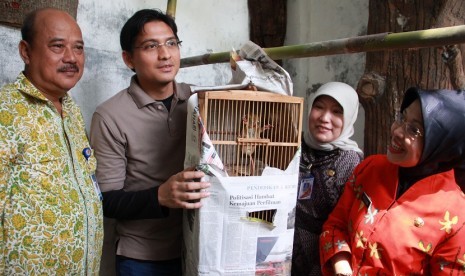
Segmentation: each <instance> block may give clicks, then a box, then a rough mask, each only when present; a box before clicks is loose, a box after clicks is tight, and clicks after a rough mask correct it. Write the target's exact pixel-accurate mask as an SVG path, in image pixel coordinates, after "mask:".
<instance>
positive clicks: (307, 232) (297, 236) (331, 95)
mask: <svg viewBox="0 0 465 276" xmlns="http://www.w3.org/2000/svg"><path fill="white" fill-rule="evenodd" d="M358 106H359V103H358V95H357V93H356V92H355V90H354V89H353V88H352V87H351V86H349V85H347V84H345V83H341V82H329V83H326V84H324V85H323V86H321V87H320V88H319V89H318V90H317V91H316V92H315V93H314V94H312V95H311V96H310V98H309V114H308V127H307V129H306V130H305V132H304V143H302V155H301V160H300V175H299V190H298V197H297V206H296V218H295V232H294V248H293V253H292V275H295V276H306V275H321V267H320V259H319V246H318V240H319V236H320V234H321V227H322V225H323V223H324V222H325V220H326V219H327V217H328V215H329V213H330V212H331V211H332V210H333V208H334V206H335V205H336V202H337V200H338V199H339V196H340V195H341V193H342V191H343V189H344V184H345V182H346V180H347V179H348V177H349V176H350V175H351V174H352V172H353V169H354V168H355V166H357V164H359V163H360V161H361V160H362V158H363V153H362V151H361V150H360V149H359V148H358V146H357V143H356V142H354V141H352V140H351V139H350V137H351V136H352V135H353V133H354V123H355V121H356V119H357V114H358Z"/></svg>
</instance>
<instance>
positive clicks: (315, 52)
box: [181, 25, 465, 67]
mask: <svg viewBox="0 0 465 276" xmlns="http://www.w3.org/2000/svg"><path fill="white" fill-rule="evenodd" d="M461 43H465V25H459V26H453V27H443V28H436V29H428V30H421V31H411V32H403V33H380V34H373V35H365V36H358V37H351V38H342V39H336V40H329V41H323V42H314V43H308V44H301V45H291V46H282V47H274V48H265V49H264V50H265V52H266V53H267V55H268V56H269V57H270V58H271V59H274V60H280V59H289V58H303V57H317V56H328V55H337V54H348V53H359V52H373V51H385V50H396V49H407V48H408V49H412V48H428V47H437V46H443V45H453V44H461ZM228 61H229V52H219V53H211V54H204V55H201V56H193V57H188V58H183V59H181V67H190V66H197V65H204V64H213V63H221V62H228Z"/></svg>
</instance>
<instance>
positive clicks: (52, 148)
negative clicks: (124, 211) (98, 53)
mask: <svg viewBox="0 0 465 276" xmlns="http://www.w3.org/2000/svg"><path fill="white" fill-rule="evenodd" d="M39 26H40V27H39ZM21 34H22V40H21V42H20V43H19V52H20V55H21V58H22V59H23V61H24V63H25V68H24V71H23V72H22V73H20V74H19V76H18V78H17V79H16V81H15V82H14V83H10V84H7V85H6V86H4V87H3V88H2V89H1V90H0V212H1V223H0V254H1V256H2V257H1V258H0V275H39V274H41V275H52V274H53V275H98V272H99V266H100V256H101V247H102V240H103V225H102V209H101V201H100V197H99V191H98V190H97V189H96V187H98V186H97V183H96V181H95V176H94V175H93V174H94V170H95V167H96V163H95V159H94V157H93V155H92V150H91V149H90V146H89V142H88V140H87V137H86V134H85V129H84V122H83V119H82V115H81V112H80V110H79V108H78V107H77V105H76V104H75V103H74V102H73V101H72V99H71V97H70V96H69V95H68V94H67V92H68V91H69V90H70V89H71V88H73V87H74V85H75V84H76V83H77V82H78V81H79V79H80V78H81V76H82V72H83V69H84V42H83V40H82V34H81V30H80V28H79V26H78V25H77V23H76V21H75V20H74V19H73V18H72V17H71V16H70V15H69V14H67V13H65V12H63V11H60V10H56V9H41V10H38V11H35V12H32V13H31V14H29V15H28V16H27V17H26V19H25V21H24V24H23V27H22V29H21Z"/></svg>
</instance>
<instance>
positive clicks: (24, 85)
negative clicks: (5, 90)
mask: <svg viewBox="0 0 465 276" xmlns="http://www.w3.org/2000/svg"><path fill="white" fill-rule="evenodd" d="M14 85H15V88H16V89H18V90H19V91H21V92H22V93H24V94H27V95H29V96H31V97H34V98H36V99H39V100H41V101H48V99H47V98H46V97H45V96H44V94H42V93H41V92H40V90H39V89H37V88H36V87H35V86H34V85H33V84H32V83H31V82H30V81H29V80H28V79H27V78H26V76H25V75H24V73H23V72H21V73H19V76H18V77H17V78H16V81H15V83H14Z"/></svg>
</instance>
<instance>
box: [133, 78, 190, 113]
mask: <svg viewBox="0 0 465 276" xmlns="http://www.w3.org/2000/svg"><path fill="white" fill-rule="evenodd" d="M173 83H174V91H173V101H185V100H187V99H188V98H189V96H190V93H191V90H190V88H188V89H186V87H184V86H186V84H184V83H178V82H176V81H173ZM128 93H129V94H130V95H131V97H132V98H133V100H134V102H135V103H136V105H137V107H138V108H142V107H144V106H147V105H150V104H153V103H154V102H156V101H155V100H154V99H152V98H151V97H150V96H149V95H147V93H145V92H144V90H142V88H141V87H140V86H139V84H138V83H137V80H136V75H133V76H132V77H131V83H130V85H129V88H128Z"/></svg>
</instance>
